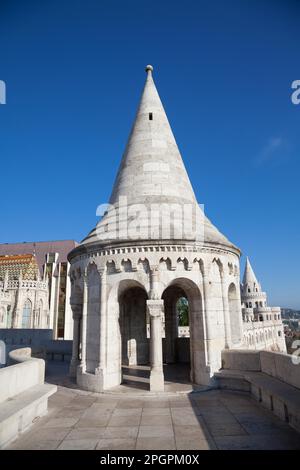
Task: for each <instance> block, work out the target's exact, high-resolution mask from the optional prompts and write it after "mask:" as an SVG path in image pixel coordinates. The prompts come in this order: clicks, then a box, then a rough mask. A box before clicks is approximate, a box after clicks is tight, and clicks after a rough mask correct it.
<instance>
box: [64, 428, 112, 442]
mask: <svg viewBox="0 0 300 470" xmlns="http://www.w3.org/2000/svg"><path fill="white" fill-rule="evenodd" d="M104 432H105V427H104V426H103V427H98V428H81V427H80V428H73V429H72V430H71V431H69V433H68V434H67V436H65V440H69V439H75V440H80V439H98V440H99V439H101V437H103V436H104Z"/></svg>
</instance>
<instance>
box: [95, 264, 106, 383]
mask: <svg viewBox="0 0 300 470" xmlns="http://www.w3.org/2000/svg"><path fill="white" fill-rule="evenodd" d="M98 273H99V275H100V312H99V314H100V332H99V335H100V336H99V363H98V367H97V369H96V371H95V372H96V374H97V375H99V376H100V377H99V380H100V382H101V383H100V387H101V389H102V388H103V381H104V373H105V369H106V342H107V318H106V315H107V305H106V289H107V282H106V281H107V280H106V269H98Z"/></svg>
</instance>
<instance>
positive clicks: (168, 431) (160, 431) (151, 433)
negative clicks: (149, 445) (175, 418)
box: [138, 426, 174, 438]
mask: <svg viewBox="0 0 300 470" xmlns="http://www.w3.org/2000/svg"><path fill="white" fill-rule="evenodd" d="M173 436H174V432H173V428H172V426H140V428H139V434H138V437H139V438H140V437H145V438H148V437H159V438H161V437H162V438H163V437H173Z"/></svg>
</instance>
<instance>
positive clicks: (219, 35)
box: [0, 0, 300, 308]
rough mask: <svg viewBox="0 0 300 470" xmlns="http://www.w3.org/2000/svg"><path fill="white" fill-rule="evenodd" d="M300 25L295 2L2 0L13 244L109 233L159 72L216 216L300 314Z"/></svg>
mask: <svg viewBox="0 0 300 470" xmlns="http://www.w3.org/2000/svg"><path fill="white" fill-rule="evenodd" d="M299 21H300V2H299V1H292V0H281V1H279V0H257V1H256V0H251V1H248V0H227V1H226V2H224V0H215V1H214V2H211V1H208V0H207V1H206V0H202V1H201V0H198V1H196V0H194V1H191V0H185V1H184V2H183V1H175V0H172V1H171V0H164V1H163V2H162V1H158V0H152V1H151V2H149V1H146V0H139V1H136V0H123V1H121V0H120V1H116V0H106V1H101V0H98V1H97V0H84V1H83V0H81V1H76V0H72V1H71V0H69V1H67V0H59V1H58V0H51V1H50V0H44V1H43V2H41V1H38V0H27V1H26V2H24V1H21V0H20V1H17V0H0V80H4V81H5V83H6V86H7V104H6V105H0V158H1V167H0V168H1V176H2V177H1V196H2V197H1V198H0V220H1V231H0V242H18V241H25V240H26V241H30V240H50V239H64V238H74V239H77V240H80V239H82V238H83V237H84V236H85V235H86V234H87V232H88V231H89V230H90V229H91V228H92V227H93V226H94V225H95V224H96V221H97V218H96V207H97V205H98V204H101V203H103V202H106V201H107V200H108V198H109V195H110V190H111V187H112V184H113V180H114V176H115V174H116V171H117V168H118V164H119V162H120V159H121V155H122V152H123V150H124V146H125V143H126V140H127V137H128V133H129V131H130V127H131V124H132V121H133V118H134V115H135V111H136V106H137V104H138V100H139V96H140V93H141V90H142V87H143V84H144V80H145V73H144V67H145V65H146V64H148V63H151V64H153V66H154V68H155V70H154V78H155V82H156V85H157V87H158V90H159V93H160V95H161V98H162V101H163V103H164V106H165V108H166V111H167V114H168V117H169V120H170V122H171V125H172V128H173V131H174V133H175V136H176V139H177V142H178V145H179V148H180V150H181V153H182V156H183V159H184V161H185V164H186V167H187V170H188V172H189V174H190V178H191V181H192V184H193V186H194V189H195V192H196V194H197V197H198V200H199V202H200V203H203V204H204V205H205V210H206V214H207V215H208V216H209V218H210V219H211V220H212V221H213V222H214V223H215V224H216V225H217V226H218V228H219V229H220V230H221V231H223V232H224V234H225V235H226V236H228V238H230V239H231V240H232V241H233V242H234V243H235V244H237V245H238V246H239V247H240V248H241V249H242V252H243V254H244V255H249V257H250V259H251V262H252V265H253V267H254V269H255V271H256V274H257V276H258V278H259V280H260V281H261V282H262V285H263V287H264V288H265V290H266V291H267V292H268V294H269V302H270V303H271V304H273V305H274V304H276V305H281V306H290V307H294V308H300V268H299V266H300V250H299V246H300V237H299V232H300V217H299V202H300V196H299V172H300V160H299V155H300V133H299V124H300V105H299V106H295V105H293V104H292V102H291V99H290V96H291V93H292V90H291V83H292V82H293V80H296V79H300V66H299V45H300V28H299ZM243 266H244V256H243V258H242V267H243Z"/></svg>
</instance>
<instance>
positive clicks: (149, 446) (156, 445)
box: [136, 437, 176, 450]
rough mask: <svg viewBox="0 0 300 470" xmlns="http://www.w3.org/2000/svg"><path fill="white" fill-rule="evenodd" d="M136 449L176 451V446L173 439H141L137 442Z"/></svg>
mask: <svg viewBox="0 0 300 470" xmlns="http://www.w3.org/2000/svg"><path fill="white" fill-rule="evenodd" d="M136 449H141V450H175V449H176V444H175V440H174V438H173V437H139V438H138V439H137V441H136Z"/></svg>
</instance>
